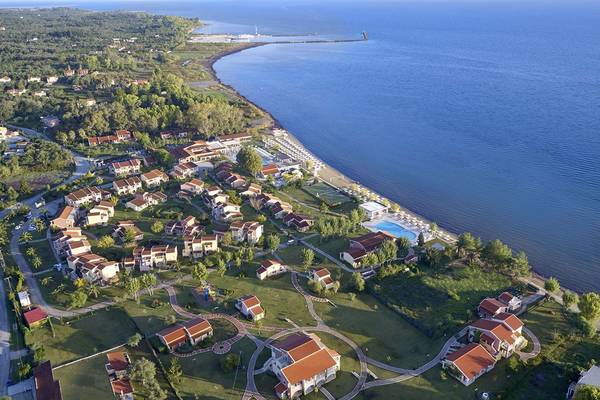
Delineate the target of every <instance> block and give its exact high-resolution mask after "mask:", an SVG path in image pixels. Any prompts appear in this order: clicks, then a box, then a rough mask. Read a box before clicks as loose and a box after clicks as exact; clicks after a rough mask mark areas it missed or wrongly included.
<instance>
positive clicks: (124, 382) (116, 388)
mask: <svg viewBox="0 0 600 400" xmlns="http://www.w3.org/2000/svg"><path fill="white" fill-rule="evenodd" d="M110 386H111V388H112V391H113V393H115V394H119V395H123V394H129V393H133V386H131V382H130V381H129V379H116V380H114V381H111V382H110Z"/></svg>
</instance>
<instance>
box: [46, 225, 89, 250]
mask: <svg viewBox="0 0 600 400" xmlns="http://www.w3.org/2000/svg"><path fill="white" fill-rule="evenodd" d="M81 241H85V242H86V243H87V237H86V236H85V235H84V234H83V233H82V232H81V228H77V227H71V228H64V229H62V230H61V231H60V232H58V234H57V235H56V237H55V238H54V240H53V241H52V247H54V251H56V253H57V254H58V255H59V256H65V255H66V254H67V253H68V250H69V249H70V245H71V243H75V242H81ZM87 246H88V249H90V248H91V246H90V245H89V243H87ZM88 251H89V250H88Z"/></svg>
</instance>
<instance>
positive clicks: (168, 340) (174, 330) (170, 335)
mask: <svg viewBox="0 0 600 400" xmlns="http://www.w3.org/2000/svg"><path fill="white" fill-rule="evenodd" d="M212 335H213V327H212V325H211V324H210V322H208V321H207V320H205V319H204V318H194V319H191V320H189V321H186V322H184V323H183V324H181V325H174V326H170V327H168V328H166V329H163V330H162V331H160V332H158V333H157V334H156V336H158V339H159V340H160V341H161V343H162V344H164V345H165V346H166V347H167V349H169V351H173V350H176V349H177V348H178V347H179V346H181V345H182V344H184V343H186V342H187V343H189V344H190V345H192V346H195V345H197V344H198V343H200V342H202V341H204V340H206V339H208V338H210V337H212Z"/></svg>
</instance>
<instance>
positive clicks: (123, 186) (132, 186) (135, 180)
mask: <svg viewBox="0 0 600 400" xmlns="http://www.w3.org/2000/svg"><path fill="white" fill-rule="evenodd" d="M112 187H113V190H114V192H115V193H116V194H118V195H119V196H123V195H132V194H135V193H136V192H138V191H140V190H142V180H141V179H140V178H139V177H138V176H132V177H130V178H125V179H119V180H116V181H113V183H112Z"/></svg>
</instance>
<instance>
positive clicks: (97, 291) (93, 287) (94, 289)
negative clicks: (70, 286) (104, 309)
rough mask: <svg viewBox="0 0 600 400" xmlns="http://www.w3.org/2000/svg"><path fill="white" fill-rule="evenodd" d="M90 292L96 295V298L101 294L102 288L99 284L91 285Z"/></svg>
mask: <svg viewBox="0 0 600 400" xmlns="http://www.w3.org/2000/svg"><path fill="white" fill-rule="evenodd" d="M89 293H90V294H91V295H92V296H94V298H95V299H97V298H98V296H99V295H100V288H99V287H98V285H91V286H90V287H89Z"/></svg>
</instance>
